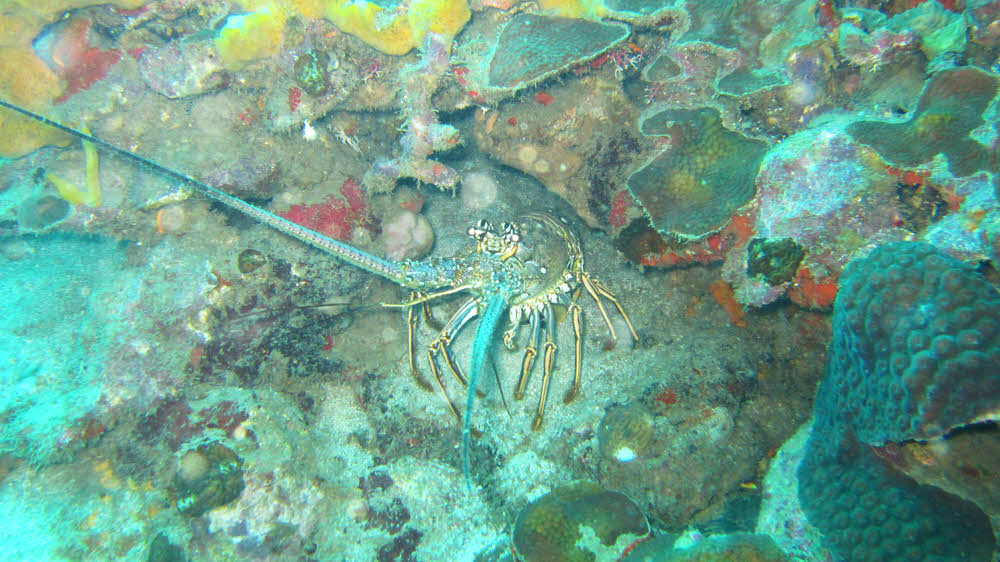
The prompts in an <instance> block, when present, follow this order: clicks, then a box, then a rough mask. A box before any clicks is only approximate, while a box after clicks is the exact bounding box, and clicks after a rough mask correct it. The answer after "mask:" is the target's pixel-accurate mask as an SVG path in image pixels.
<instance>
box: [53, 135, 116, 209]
mask: <svg viewBox="0 0 1000 562" xmlns="http://www.w3.org/2000/svg"><path fill="white" fill-rule="evenodd" d="M80 130H81V131H83V132H84V133H87V134H88V135H89V134H90V129H88V128H87V126H86V125H80ZM83 157H84V162H85V164H86V166H87V168H86V169H87V176H86V183H85V184H84V186H83V187H82V188H81V187H78V186H77V185H76V184H73V183H70V182H68V181H66V180H64V179H62V178H61V177H59V176H57V175H55V174H53V173H48V174H45V179H47V180H49V181H50V182H52V185H54V186H56V189H57V190H59V196H60V197H62V198H63V199H65V200H66V201H68V202H69V203H71V204H73V205H79V204H80V203H83V204H84V205H86V206H88V207H100V206H101V202H102V201H104V196H103V194H102V193H101V182H100V181H99V180H98V175H99V174H98V168H97V147H96V146H94V143H90V142H87V141H83Z"/></svg>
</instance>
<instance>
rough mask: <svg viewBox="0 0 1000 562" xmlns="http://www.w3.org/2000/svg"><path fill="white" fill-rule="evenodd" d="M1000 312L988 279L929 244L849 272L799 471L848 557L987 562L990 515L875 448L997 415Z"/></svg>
mask: <svg viewBox="0 0 1000 562" xmlns="http://www.w3.org/2000/svg"><path fill="white" fill-rule="evenodd" d="M998 312H1000V296H998V294H997V291H996V290H995V289H994V288H993V287H992V286H991V285H990V284H989V283H988V282H986V281H985V280H984V279H982V278H981V277H979V276H978V275H977V274H976V273H975V272H974V271H972V270H971V269H970V268H968V267H967V266H965V265H964V264H962V263H961V262H959V261H957V260H955V259H954V258H951V257H948V256H946V255H944V254H942V253H940V252H939V251H936V250H935V249H934V248H933V247H931V246H929V245H927V244H924V243H914V242H899V243H893V244H886V245H883V246H879V247H878V248H876V249H875V250H874V251H873V252H872V253H871V255H869V256H868V257H867V258H861V259H857V260H854V261H852V262H851V263H850V264H848V266H847V267H846V268H845V270H844V274H843V277H842V279H841V291H840V293H839V295H838V297H837V303H836V306H835V309H834V318H833V330H834V339H833V342H832V344H831V346H830V350H829V352H828V354H827V367H826V375H825V377H824V379H823V381H822V382H821V383H820V387H819V390H818V392H817V397H816V405H815V410H814V412H815V421H814V424H813V428H812V434H811V436H810V438H809V441H808V442H807V444H806V452H805V457H804V459H803V461H802V464H801V465H800V467H799V472H798V476H799V497H800V499H801V502H802V506H803V508H804V511H805V513H806V515H807V516H808V518H809V521H810V522H811V523H812V524H813V525H815V526H816V527H818V528H819V529H820V530H821V531H822V533H823V536H824V541H825V542H826V544H828V545H829V546H830V547H831V548H832V549H834V550H835V551H837V552H838V554H839V555H840V556H843V557H845V558H848V559H851V560H879V559H884V558H886V557H893V556H901V557H905V558H907V559H914V560H922V559H928V557H932V558H933V559H935V560H944V559H947V560H988V559H989V558H990V553H991V552H992V551H993V549H994V547H995V545H994V538H993V533H992V531H991V529H990V525H989V520H988V519H987V517H986V516H985V515H984V514H983V513H982V512H981V511H979V509H977V508H976V507H975V506H974V505H972V504H970V503H968V502H965V501H963V500H960V499H958V498H957V497H954V496H951V495H950V494H946V493H944V492H942V491H940V490H938V489H935V488H930V487H928V486H921V485H918V484H916V483H915V482H914V481H912V480H910V479H909V478H907V477H905V476H903V475H902V474H901V473H899V472H897V471H896V470H895V469H894V468H893V466H892V462H891V459H892V457H891V456H889V455H887V454H886V453H885V449H880V448H879V447H882V446H884V445H886V444H888V443H893V442H901V441H907V440H914V439H917V440H926V439H932V438H936V437H940V436H942V435H945V434H946V433H947V432H949V431H950V430H952V429H953V428H956V427H960V426H964V425H966V424H969V423H971V422H973V421H975V420H978V419H982V417H983V416H985V415H989V414H990V413H991V412H992V415H994V416H995V413H996V411H997V407H998V405H1000V382H998V381H997V379H996V377H993V376H992V375H990V374H989V372H990V366H995V365H997V364H1000V328H998V326H997V322H996V320H995V319H996V317H997V314H998Z"/></svg>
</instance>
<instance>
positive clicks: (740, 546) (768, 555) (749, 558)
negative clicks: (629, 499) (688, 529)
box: [621, 533, 790, 562]
mask: <svg viewBox="0 0 1000 562" xmlns="http://www.w3.org/2000/svg"><path fill="white" fill-rule="evenodd" d="M686 538H687V537H686V536H685V537H681V538H680V539H677V538H676V537H675V536H673V535H664V536H660V537H654V538H652V539H650V540H647V541H643V542H641V543H639V544H637V545H636V546H635V548H633V549H632V550H631V551H629V553H628V554H627V555H626V556H624V557H622V558H621V560H622V561H623V562H630V561H634V562H639V561H644V562H726V561H729V560H740V561H745V562H784V561H787V560H790V558H789V557H788V556H786V555H785V554H784V553H783V552H782V551H781V549H780V548H778V546H777V545H776V544H775V542H774V540H773V539H772V538H771V537H769V536H767V535H754V534H750V533H734V534H730V535H711V536H708V537H700V536H699V537H696V539H697V540H693V541H687V540H685V539H686Z"/></svg>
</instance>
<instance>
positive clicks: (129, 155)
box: [0, 99, 441, 286]
mask: <svg viewBox="0 0 1000 562" xmlns="http://www.w3.org/2000/svg"><path fill="white" fill-rule="evenodd" d="M0 107H5V108H7V109H9V110H11V111H15V112H17V113H20V114H21V115H24V116H25V117H29V118H31V119H34V120H35V121H38V122H40V123H44V124H45V125H48V126H50V127H54V128H56V129H58V130H60V131H62V132H64V133H68V134H70V135H72V136H74V137H76V138H78V139H81V140H84V141H87V142H90V143H93V144H94V146H97V147H98V148H100V149H102V150H106V151H108V152H111V153H113V154H117V155H118V156H121V157H123V158H126V159H128V160H131V161H134V162H138V163H139V164H141V165H143V166H146V167H147V168H149V169H151V170H154V171H156V172H159V173H161V174H163V175H164V176H166V177H169V178H173V179H175V180H178V181H180V182H182V183H183V184H185V185H188V186H191V187H193V188H195V189H196V190H198V191H199V192H201V193H202V194H203V195H205V196H206V197H208V198H210V199H213V200H215V201H218V202H219V203H222V204H223V205H226V206H227V207H230V208H232V209H235V210H237V211H239V212H241V213H244V214H246V215H247V216H249V217H251V218H253V219H256V220H258V221H260V222H262V223H264V224H266V225H268V226H270V227H271V228H274V229H275V230H278V231H280V232H283V233H285V234H287V235H288V236H291V237H292V238H297V239H298V240H301V241H302V242H305V243H306V244H309V245H311V246H314V247H316V248H319V249H320V250H323V251H325V252H327V253H329V254H332V255H334V256H336V257H338V258H340V259H341V260H343V261H345V262H347V263H349V264H351V265H354V266H355V267H358V268H361V269H363V270H365V271H367V272H369V273H374V274H376V275H380V276H382V277H385V278H386V279H389V280H390V281H394V282H396V283H400V284H402V285H407V286H409V284H408V282H410V281H411V280H410V277H409V275H411V274H413V275H417V276H419V275H421V274H426V273H427V272H428V271H430V270H429V268H427V267H426V266H425V267H420V266H421V264H419V263H413V264H405V266H404V264H403V263H400V262H393V261H389V260H386V259H383V258H380V257H378V256H374V255H371V254H369V253H367V252H364V251H362V250H359V249H357V248H355V247H353V246H351V245H349V244H345V243H343V242H341V241H339V240H334V239H333V238H329V237H327V236H324V235H322V234H320V233H318V232H315V231H313V230H310V229H309V228H306V227H304V226H302V225H300V224H297V223H294V222H292V221H290V220H288V219H285V218H283V217H280V216H278V215H275V214H274V213H271V212H269V211H266V210H264V209H261V208H260V207H256V206H254V205H251V204H250V203H247V202H246V201H244V200H242V199H240V198H239V197H233V196H232V195H230V194H228V193H226V192H225V191H222V190H221V189H219V188H217V187H213V186H211V185H209V184H207V183H205V182H203V181H199V180H196V179H194V178H192V177H191V176H189V175H187V174H183V173H181V172H178V171H177V170H173V169H171V168H168V167H166V166H164V165H162V164H157V163H156V162H154V161H152V160H150V159H148V158H145V157H143V156H139V155H138V154H136V153H134V152H130V151H128V150H125V149H124V148H122V147H120V146H118V145H115V144H112V143H110V142H108V141H106V140H102V139H99V138H97V137H95V136H93V135H90V134H87V133H84V132H83V131H80V130H77V129H74V128H73V127H69V126H67V125H63V124H62V123H60V122H58V121H55V120H53V119H49V118H48V117H46V116H44V115H41V114H38V113H35V112H34V111H31V110H30V109H25V108H23V107H21V106H19V105H15V104H13V103H10V102H8V101H6V100H4V99H0ZM411 270H412V271H411ZM430 273H431V274H433V273H434V272H433V271H430ZM430 277H431V279H430V281H431V285H433V286H438V285H440V284H441V283H438V284H437V285H435V284H434V282H437V281H439V280H438V279H436V278H434V277H433V275H430Z"/></svg>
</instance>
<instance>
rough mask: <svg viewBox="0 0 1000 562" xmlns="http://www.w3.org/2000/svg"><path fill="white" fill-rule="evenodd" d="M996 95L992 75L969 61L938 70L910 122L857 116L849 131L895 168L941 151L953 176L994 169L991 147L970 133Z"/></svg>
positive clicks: (916, 163)
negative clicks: (868, 119)
mask: <svg viewBox="0 0 1000 562" xmlns="http://www.w3.org/2000/svg"><path fill="white" fill-rule="evenodd" d="M996 94H997V78H996V76H994V75H993V74H990V73H988V72H984V71H982V70H979V69H978V68H975V67H971V66H966V67H960V68H950V69H948V70H942V71H940V72H938V73H936V74H934V76H933V77H932V78H931V79H930V81H929V82H928V83H927V86H926V87H925V88H924V91H923V93H922V94H921V95H920V102H919V103H918V104H917V109H916V111H915V112H914V114H913V116H912V117H911V118H910V119H909V120H908V121H906V122H903V123H886V122H884V121H858V122H856V123H852V124H851V125H850V126H848V128H847V132H848V133H849V134H850V135H851V136H852V137H854V138H855V139H856V140H857V141H858V142H860V143H863V144H866V145H868V146H870V147H872V148H873V149H875V151H876V152H878V153H879V154H880V155H881V156H882V158H884V159H885V160H887V161H888V162H890V163H891V164H894V165H896V166H899V167H904V168H913V167H916V166H920V165H922V164H926V163H928V162H930V161H931V159H933V158H934V157H935V156H937V155H938V154H944V156H945V157H946V158H947V160H948V168H949V169H950V170H951V172H952V173H953V174H955V175H956V176H970V175H972V174H974V173H975V172H977V171H979V170H994V169H995V167H996V166H995V163H994V162H991V155H990V153H989V151H988V150H987V149H986V147H984V146H983V145H982V144H980V143H979V142H977V141H975V140H973V139H972V138H971V137H970V134H971V133H972V131H973V130H974V129H976V128H978V127H979V126H981V125H982V124H983V112H984V111H985V110H986V108H987V106H989V104H990V101H991V100H992V99H993V98H994V97H995V96H996Z"/></svg>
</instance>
